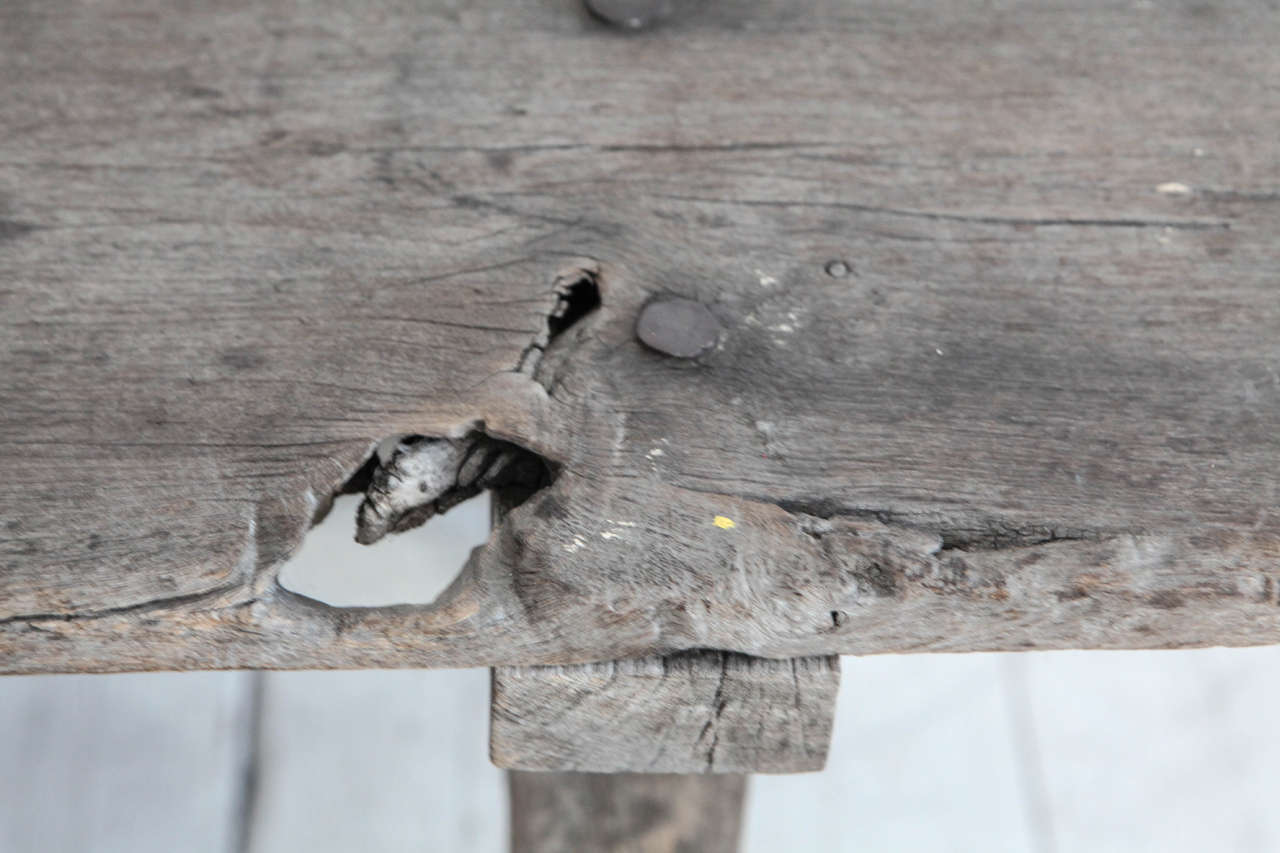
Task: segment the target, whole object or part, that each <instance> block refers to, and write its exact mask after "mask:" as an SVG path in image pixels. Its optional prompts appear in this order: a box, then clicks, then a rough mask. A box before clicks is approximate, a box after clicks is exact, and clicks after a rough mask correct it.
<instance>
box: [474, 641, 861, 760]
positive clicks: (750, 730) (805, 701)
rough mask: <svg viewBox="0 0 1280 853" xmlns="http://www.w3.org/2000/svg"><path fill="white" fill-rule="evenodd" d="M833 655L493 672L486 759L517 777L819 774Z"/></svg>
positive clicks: (836, 667) (831, 696) (831, 700)
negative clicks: (534, 773) (524, 773)
mask: <svg viewBox="0 0 1280 853" xmlns="http://www.w3.org/2000/svg"><path fill="white" fill-rule="evenodd" d="M839 686H840V659H839V658H837V657H823V658H799V659H792V660H782V661H779V660H761V659H759V658H750V657H747V656H745V655H735V654H727V653H723V652H692V653H688V654H683V655H675V656H672V657H668V658H644V659H642V660H629V661H619V662H616V663H605V664H581V665H577V666H534V667H501V668H499V669H495V670H494V673H493V701H492V716H491V730H490V741H489V750H490V757H491V758H492V759H493V762H494V764H497V765H498V766H499V767H507V768H512V769H517V770H572V771H588V772H595V773H618V772H627V771H632V772H649V773H798V772H804V771H811V770H821V769H822V766H823V764H824V763H825V762H826V758H827V747H828V745H829V744H830V742H831V724H832V715H833V713H834V709H835V700H836V692H837V690H838V688H839Z"/></svg>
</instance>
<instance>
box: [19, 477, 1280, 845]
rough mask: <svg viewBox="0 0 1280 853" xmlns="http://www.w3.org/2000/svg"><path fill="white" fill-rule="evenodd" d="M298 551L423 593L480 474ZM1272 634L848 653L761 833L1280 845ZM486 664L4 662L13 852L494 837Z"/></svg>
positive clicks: (316, 569) (466, 522)
mask: <svg viewBox="0 0 1280 853" xmlns="http://www.w3.org/2000/svg"><path fill="white" fill-rule="evenodd" d="M356 503H357V499H356V498H355V497H349V498H345V499H341V500H340V501H339V502H338V504H337V505H336V506H335V508H334V511H333V512H332V513H330V515H329V517H328V518H327V519H326V520H325V522H324V523H323V524H321V525H320V526H319V527H317V528H316V529H315V530H313V531H312V532H311V533H310V534H309V536H308V537H307V540H306V542H305V544H304V546H303V548H302V550H301V552H300V553H299V554H298V555H297V557H296V558H295V559H294V560H292V561H291V562H290V563H289V564H288V565H287V566H286V567H285V570H284V572H283V574H282V576H281V577H282V582H283V583H284V584H285V585H286V586H288V587H289V588H290V589H293V590H295V591H298V592H301V593H304V594H307V595H311V596H313V597H315V598H319V599H321V600H324V601H328V602H330V603H332V604H347V605H359V604H385V603H395V602H428V601H431V600H432V599H434V597H435V596H436V594H437V593H438V592H439V591H440V590H442V589H443V588H444V587H445V586H446V585H447V584H448V583H449V581H451V580H452V579H453V577H454V576H455V575H456V574H457V571H458V569H459V567H461V565H462V563H463V562H464V560H465V558H466V555H467V553H468V552H469V551H470V550H471V548H472V547H474V546H475V545H476V544H478V543H479V542H481V541H483V540H484V538H485V536H486V534H487V531H488V525H489V514H488V504H487V496H486V497H481V498H477V499H475V500H473V501H469V502H467V503H466V504H463V505H461V506H459V507H457V508H455V509H454V510H452V511H451V512H450V513H449V514H448V515H447V516H444V517H441V518H438V519H434V520H433V521H432V522H431V523H429V524H428V525H427V526H425V527H423V528H421V529H419V530H416V531H413V532H411V533H408V534H404V535H402V536H399V537H393V538H392V539H391V540H389V541H386V542H383V543H380V544H379V545H378V546H376V547H374V548H372V549H365V548H362V547H361V546H358V545H356V544H355V543H354V542H353V541H352V538H351V537H352V534H353V530H354V520H353V519H354V513H355V506H356ZM1278 667H1280V648H1267V649H1237V650H1232V649H1210V650H1204V651H1180V652H1172V651H1170V652H1048V653H1022V654H1010V655H988V654H970V655H913V656H886V657H873V658H845V660H844V683H843V687H842V689H841V697H840V706H839V712H838V714H837V717H836V726H835V735H834V742H833V744H832V749H831V756H830V760H829V762H828V764H827V770H826V771H825V772H823V773H816V774H806V775H799V776H773V777H770V776H757V777H753V779H752V782H751V788H750V792H749V800H748V808H747V815H746V821H745V831H744V836H745V837H744V849H745V850H746V851H750V853H776V852H777V851H807V850H822V851H824V853H831V851H851V852H852V851H858V853H867V851H983V853H989V851H1003V850H1009V851H1033V853H1061V852H1062V851H1090V853H1097V851H1126V853H1132V851H1148V850H1149V851H1162V853H1169V851H1204V850H1214V851H1274V850H1280V809H1277V808H1276V807H1275V804H1274V802H1273V801H1274V797H1275V795H1276V793H1277V792H1280V784H1278V783H1280V745H1278V741H1280V739H1278V738H1276V737H1274V736H1273V732H1272V726H1273V725H1274V721H1275V720H1277V719H1280V686H1278V685H1277V679H1276V678H1275V677H1274V673H1275V672H1276V671H1277V669H1278ZM488 690H489V679H488V673H487V671H484V670H466V671H434V672H420V671H396V672H303V673H240V672H231V673H182V674H170V673H161V674H147V675H111V676H34V677H9V678H0V767H3V774H0V853H63V851H67V853H83V851H92V853H113V851H121V852H122V853H123V851H128V853H152V851H155V853H161V851H163V853H171V851H182V853H293V851H307V853H329V852H330V851H332V852H333V853H339V851H341V853H349V852H350V851H360V852H361V853H383V851H385V853H400V851H447V852H448V853H500V851H505V849H506V832H507V818H506V789H505V783H504V778H503V774H502V772H501V771H499V770H497V769H495V768H494V767H492V766H491V765H490V764H489V762H488V757H487V738H488Z"/></svg>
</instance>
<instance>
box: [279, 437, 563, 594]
mask: <svg viewBox="0 0 1280 853" xmlns="http://www.w3.org/2000/svg"><path fill="white" fill-rule="evenodd" d="M554 478H555V468H554V466H553V465H552V464H551V463H550V462H548V461H547V460H545V459H543V458H542V457H541V456H538V455H537V454H536V453H533V452H532V451H529V450H526V449H525V448H523V447H520V446H518V445H515V444H512V443H510V442H507V441H502V440H500V439H495V438H491V437H490V436H488V435H486V434H485V433H483V432H480V431H472V432H470V433H468V434H467V435H465V436H464V437H462V438H448V437H429V436H421V435H411V436H401V437H397V438H391V439H387V440H386V441H383V442H382V443H381V444H379V445H378V448H377V450H376V452H374V453H373V454H371V456H370V458H369V459H368V460H366V461H365V463H364V464H362V465H361V466H360V468H359V469H357V470H356V471H355V473H353V474H352V475H351V477H350V478H349V479H348V480H347V482H346V483H345V484H343V486H342V487H341V488H339V489H338V490H337V494H336V495H335V496H334V499H333V501H332V503H331V504H330V505H328V506H326V507H325V508H323V509H322V510H321V512H320V513H318V514H317V517H316V519H315V522H314V526H313V528H312V531H311V532H310V533H309V534H308V535H307V538H306V540H305V541H304V542H303V545H302V548H301V549H299V551H298V553H297V554H296V555H295V556H294V557H293V559H291V560H290V561H289V562H288V563H286V564H285V565H284V566H283V567H282V568H281V571H280V575H279V583H280V585H281V586H282V587H284V588H285V589H287V590H289V591H290V592H293V593H296V594H298V595H302V596H305V597H306V598H309V599H313V600H315V601H319V602H321V603H323V604H328V605H331V606H335V607H375V606H386V605H392V604H430V603H432V602H434V601H435V600H436V599H437V598H438V597H439V595H440V593H442V592H443V591H444V590H445V589H446V588H447V587H448V586H449V584H450V583H451V582H452V581H453V580H454V579H455V577H456V576H457V575H458V573H459V571H460V570H461V568H462V566H463V565H465V563H466V561H467V558H468V557H469V556H470V555H471V552H472V550H474V549H475V548H476V547H478V546H480V545H482V544H484V543H485V542H486V541H487V539H488V536H489V530H490V526H491V525H490V520H491V518H492V515H493V512H494V509H495V508H497V509H500V510H501V511H502V512H504V513H505V512H508V511H510V510H511V509H512V508H514V507H516V506H519V505H520V504H522V503H524V502H525V501H526V500H528V499H529V497H530V496H531V495H532V494H533V493H534V492H536V491H538V490H539V489H542V488H545V487H546V486H548V485H550V484H551V482H552V480H554ZM361 493H363V494H362V495H361ZM353 516H354V518H355V522H356V524H355V537H354V539H353V538H352V536H351V527H350V526H349V525H350V524H351V521H350V519H351V518H352V517H353ZM406 531H407V532H409V535H407V536H402V535H388V534H402V533H405V532H406ZM374 543H385V544H380V545H379V547H378V548H376V549H369V548H366V547H363V546H365V545H371V544H374Z"/></svg>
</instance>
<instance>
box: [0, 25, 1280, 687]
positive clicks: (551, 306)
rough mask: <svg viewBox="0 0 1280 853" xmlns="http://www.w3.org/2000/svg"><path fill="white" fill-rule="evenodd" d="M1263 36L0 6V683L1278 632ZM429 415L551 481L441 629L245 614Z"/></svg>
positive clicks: (1185, 640)
mask: <svg viewBox="0 0 1280 853" xmlns="http://www.w3.org/2000/svg"><path fill="white" fill-rule="evenodd" d="M1278 39H1280V20H1278V18H1277V15H1276V13H1275V11H1274V10H1273V9H1270V8H1268V7H1267V6H1266V5H1265V4H1261V3H1256V2H1238V3H1224V4H1220V5H1210V6H1206V5H1203V4H1199V5H1193V6H1186V7H1182V6H1177V7H1170V8H1168V9H1163V10H1162V11H1161V12H1160V13H1159V14H1153V13H1151V12H1150V11H1148V10H1145V9H1142V8H1138V7H1135V6H1133V5H1132V4H1127V3H1118V2H1108V0H1091V2H1086V3H1076V4H1071V5H1069V6H1055V5H1049V6H1044V5H1037V6H1031V5H1027V4H1019V3H1014V2H1007V3H997V4H996V5H995V6H992V5H990V4H978V3H976V2H975V3H959V4H952V5H949V6H946V7H945V8H935V5H934V4H932V3H924V2H920V3H905V4H904V3H878V4H872V5H867V4H860V5H859V6H858V7H857V8H856V9H854V8H852V7H850V6H848V5H847V4H845V3H842V2H836V0H829V2H828V0H811V2H800V3H795V2H786V3H784V2H781V0H777V1H776V2H774V0H751V2H742V3H734V4H719V3H716V4H699V5H698V8H697V9H688V10H684V11H683V12H682V13H681V14H678V15H676V16H675V17H674V18H672V19H671V20H670V21H668V22H666V24H665V25H664V26H663V27H662V28H661V29H659V30H655V31H654V32H653V33H652V34H648V35H645V36H642V37H639V38H631V39H621V38H618V37H616V36H615V34H613V33H611V32H610V31H608V30H607V29H604V28H602V27H601V26H600V25H598V24H597V23H596V22H593V21H592V20H590V18H589V16H587V14H586V13H585V12H584V11H582V10H581V9H580V8H578V7H577V6H576V5H575V4H570V3H567V2H566V3H564V4H541V3H538V4H514V5H512V4H507V3H500V2H497V0H494V2H483V3H479V4H471V5H469V6H468V8H467V9H466V10H463V11H456V10H453V9H452V8H451V7H449V8H446V7H445V6H443V5H441V6H434V5H430V4H427V5H423V4H416V3H415V4H407V3H406V4H403V5H396V4H391V5H388V6H386V7H384V8H382V9H381V11H380V12H379V14H377V15H369V14H366V13H365V12H364V11H363V10H353V9H350V8H346V7H344V6H343V5H342V4H340V3H326V2H315V3H284V2H269V3H257V4H249V3H227V4H218V5H217V6H216V7H212V6H204V7H198V8H192V9H188V10H184V12H183V13H182V14H181V15H175V14H172V13H171V11H170V10H169V9H168V8H167V7H165V6H164V5H163V4H160V3H156V2H147V0H139V1H138V2H130V1H129V0H109V2H104V3H97V4H92V5H90V6H81V5H70V4H57V3H55V4H44V3H34V2H25V0H24V2H18V3H10V4H6V5H5V7H4V8H3V9H0V74H3V75H4V77H5V79H7V80H10V81H14V82H15V85H10V86H7V87H4V88H3V89H2V90H0V129H2V130H3V134H0V221H2V222H3V223H4V224H3V226H2V227H0V306H2V311H3V313H2V315H0V351H2V352H3V356H0V359H2V360H0V365H3V367H2V373H0V379H2V382H0V522H2V523H3V532H2V535H3V537H4V539H3V542H2V543H0V548H2V549H3V550H2V551H0V670H3V671H9V672H19V671H26V672H33V671H50V670H82V669H83V670H115V669H152V668H207V667H235V666H271V667H325V666H469V665H492V664H540V663H572V662H580V661H589V660H608V659H617V658H625V657H633V656H644V655H652V654H664V653H669V652H674V651H679V650H682V649H691V648H720V649H729V650H734V651H738V652H743V653H748V654H754V655H764V656H775V657H785V656H795V655H823V654H831V653H836V652H849V653H864V652H884V651H906V650H964V649H1011V648H1024V647H1026V648H1029V647H1043V648H1060V647H1136V646H1151V647H1162V646H1181V645H1186V646H1192V645H1214V644H1253V643H1270V642H1276V641H1280V606H1278V603H1280V595H1278V590H1280V584H1278V583H1277V564H1278V563H1280V515H1278V514H1277V513H1276V508H1277V506H1280V492H1278V489H1280V486H1278V485H1277V484H1278V483H1280V378H1277V377H1280V302H1278V301H1277V300H1276V299H1275V270H1276V269H1280V245H1277V243H1276V241H1275V239H1274V236H1275V234H1276V233H1277V232H1278V230H1280V205H1277V204H1276V199H1277V196H1276V187H1277V186H1280V150H1278V149H1277V146H1280V141H1278V140H1280V106H1278V105H1277V102H1276V97H1275V93H1274V91H1273V88H1274V87H1273V86H1272V82H1273V81H1274V80H1275V79H1277V75H1280V55H1278V54H1277V52H1276V51H1275V50H1274V45H1275V43H1276V42H1277V40H1278ZM1241 105H1248V106H1249V108H1248V109H1242V108H1241ZM585 279H590V280H592V281H594V282H595V283H596V285H597V287H598V289H599V293H600V297H601V304H600V306H599V307H598V308H597V309H596V310H595V311H593V312H591V313H589V314H587V315H586V316H584V317H582V318H580V319H578V322H576V324H573V325H569V326H568V327H567V328H565V326H566V325H567V324H565V323H561V322H555V321H553V320H551V319H549V318H550V317H551V316H552V315H554V314H556V313H557V312H558V311H560V310H562V309H563V308H564V306H565V304H566V297H565V295H564V294H566V293H567V292H569V291H568V287H569V285H571V284H572V283H574V282H575V281H578V280H585ZM659 294H670V295H681V296H685V297H690V298H694V299H697V300H699V301H702V302H704V303H706V304H707V305H708V306H710V308H711V310H712V312H713V313H714V314H715V315H716V317H717V319H718V320H719V322H720V324H721V326H722V327H723V330H724V331H723V333H722V336H721V340H720V342H719V345H718V347H717V348H716V349H715V350H713V351H712V352H710V353H709V354H707V355H705V356H703V357H701V358H700V359H697V360H693V361H689V360H677V359H671V358H666V357H663V356H661V355H659V354H657V353H655V352H652V351H650V350H648V349H646V348H644V347H642V346H641V345H640V344H639V343H638V342H636V341H635V339H634V336H633V324H634V322H635V319H636V315H637V313H638V311H639V309H640V308H641V306H642V305H643V304H644V303H645V302H646V301H647V300H649V299H650V298H652V297H653V296H655V295H659ZM554 330H559V331H560V332H561V333H560V334H559V335H558V336H557V337H555V338H554V339H552V336H551V334H550V333H551V332H552V331H554ZM544 350H545V356H543V355H542V352H543V351H544ZM481 427H482V428H483V430H484V431H485V432H486V433H487V434H489V435H490V436H494V437H498V438H502V439H505V440H507V441H510V442H514V443H515V444H517V445H520V446H522V447H525V448H527V449H529V450H531V451H534V452H535V453H537V454H538V455H540V456H541V457H542V458H544V459H545V460H547V462H548V464H549V466H550V467H551V469H553V470H554V472H555V474H556V475H557V476H556V479H555V482H554V484H553V485H551V486H550V487H549V488H545V489H542V490H541V491H538V492H537V493H536V494H534V496H533V497H532V498H531V499H530V500H528V501H527V502H525V503H524V504H523V505H521V506H520V507H519V508H518V509H517V510H516V511H515V512H513V513H512V514H511V515H510V517H509V518H508V519H507V520H506V521H505V522H504V523H503V524H502V525H501V526H500V527H499V528H498V529H497V530H496V531H495V534H494V536H493V537H492V538H491V540H490V543H489V545H488V546H486V547H485V548H483V549H481V550H480V551H479V552H477V553H476V554H475V555H474V556H473V558H472V561H471V562H470V563H469V565H468V567H467V569H466V570H465V572H464V575H463V577H462V578H460V580H459V581H458V583H457V584H456V585H455V587H454V589H453V591H452V592H451V593H450V594H448V595H446V597H445V599H444V600H443V601H441V602H440V603H438V604H437V605H436V606H434V607H432V608H403V609H393V608H382V609H371V610H356V609H346V610H343V609H330V608H325V607H322V606H319V605H317V604H315V603H313V602H309V601H306V600H303V599H300V598H298V597H296V596H292V595H289V594H288V593H286V592H285V591H283V590H281V589H280V588H279V586H278V584H277V583H276V580H275V574H276V572H277V571H278V567H279V564H280V562H281V561H282V560H283V559H285V558H286V557H287V556H288V554H290V553H291V552H292V551H294V550H295V549H296V548H297V545H298V542H299V541H300V539H301V537H302V536H303V535H304V533H305V530H306V529H307V527H308V525H309V523H310V520H311V518H312V517H313V516H314V515H315V514H316V513H317V512H318V511H322V510H323V508H324V506H325V505H326V504H327V502H328V499H329V497H330V496H331V495H332V494H333V493H334V492H335V491H337V490H339V489H341V488H342V487H343V484H344V483H345V482H347V480H348V478H350V477H351V476H352V475H353V474H354V473H355V472H356V471H357V470H358V469H360V468H361V466H362V465H363V463H364V461H365V460H366V459H367V458H368V456H369V454H370V453H371V450H372V448H373V446H374V445H375V444H376V443H377V442H379V441H381V440H383V439H386V438H389V437H394V436H400V435H428V436H454V437H461V436H462V435H464V434H465V433H467V432H469V431H471V430H474V429H479V428H481ZM717 517H724V518H727V519H731V520H732V521H733V522H734V524H735V526H734V527H733V528H725V527H719V526H716V524H715V523H714V521H715V519H716V518H717ZM633 525H634V526H633Z"/></svg>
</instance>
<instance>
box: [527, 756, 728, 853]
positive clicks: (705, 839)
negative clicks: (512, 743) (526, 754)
mask: <svg viewBox="0 0 1280 853" xmlns="http://www.w3.org/2000/svg"><path fill="white" fill-rule="evenodd" d="M507 779H508V784H509V787H510V792H511V850H512V853H564V851H574V853H685V851H688V853H694V851H696V852H697V853H735V851H736V850H737V849H738V837H739V835H740V833H741V827H742V805H743V800H744V796H745V794H746V789H747V777H746V776H742V775H724V774H716V775H703V776H692V775H689V776H686V775H670V774H643V773H530V772H525V771H521V770H512V771H509V772H508V774H507Z"/></svg>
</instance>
